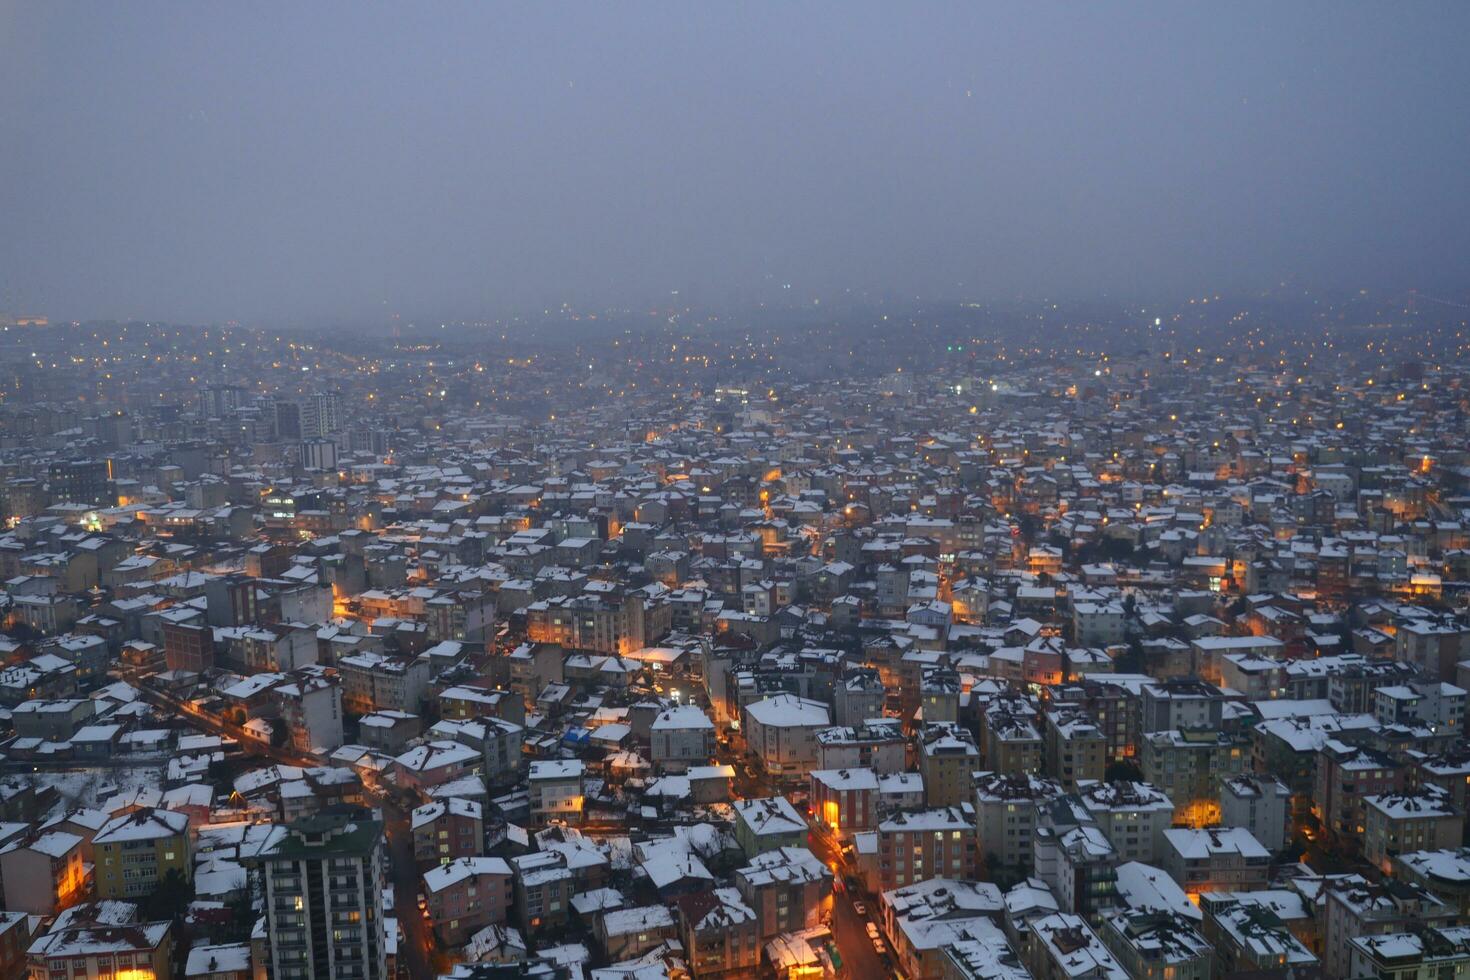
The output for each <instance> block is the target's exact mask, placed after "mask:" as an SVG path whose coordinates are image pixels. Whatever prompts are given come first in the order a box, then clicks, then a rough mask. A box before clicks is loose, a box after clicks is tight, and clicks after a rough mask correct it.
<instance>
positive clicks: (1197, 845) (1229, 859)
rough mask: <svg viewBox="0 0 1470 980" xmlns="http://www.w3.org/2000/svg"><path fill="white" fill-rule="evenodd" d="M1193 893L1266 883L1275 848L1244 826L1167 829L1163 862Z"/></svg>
mask: <svg viewBox="0 0 1470 980" xmlns="http://www.w3.org/2000/svg"><path fill="white" fill-rule="evenodd" d="M1160 864H1161V866H1162V867H1163V869H1164V870H1165V871H1167V872H1169V875H1170V877H1172V878H1173V879H1174V880H1175V881H1176V882H1178V883H1179V886H1180V887H1181V888H1183V889H1184V890H1185V891H1186V892H1188V893H1189V894H1190V895H1199V894H1202V893H1204V892H1220V891H1249V890H1251V889H1253V888H1264V887H1266V880H1267V876H1268V873H1269V871H1270V865H1271V852H1270V851H1267V850H1266V849H1265V848H1264V847H1262V846H1261V842H1260V841H1258V840H1256V839H1255V837H1253V836H1251V832H1250V831H1248V830H1246V829H1245V828H1243V827H1215V828H1209V829H1206V830H1190V829H1188V828H1184V827H1174V828H1171V829H1169V830H1166V831H1164V853H1163V860H1162V861H1161V862H1160Z"/></svg>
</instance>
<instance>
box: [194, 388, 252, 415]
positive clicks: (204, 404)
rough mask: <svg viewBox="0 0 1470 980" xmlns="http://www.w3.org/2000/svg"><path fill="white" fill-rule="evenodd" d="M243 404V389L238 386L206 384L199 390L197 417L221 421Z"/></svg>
mask: <svg viewBox="0 0 1470 980" xmlns="http://www.w3.org/2000/svg"><path fill="white" fill-rule="evenodd" d="M243 404H245V389H244V388H242V387H240V386H239V385H231V384H207V385H204V386H203V387H201V388H200V389H199V394H198V407H199V417H200V418H206V419H222V418H224V417H225V416H227V415H233V414H235V412H236V411H238V410H239V408H240V406H241V405H243Z"/></svg>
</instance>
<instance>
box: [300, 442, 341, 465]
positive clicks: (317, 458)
mask: <svg viewBox="0 0 1470 980" xmlns="http://www.w3.org/2000/svg"><path fill="white" fill-rule="evenodd" d="M301 465H302V466H303V467H305V468H306V469H309V470H335V469H336V468H337V444H336V443H335V442H333V441H332V440H330V439H303V440H302V442H301Z"/></svg>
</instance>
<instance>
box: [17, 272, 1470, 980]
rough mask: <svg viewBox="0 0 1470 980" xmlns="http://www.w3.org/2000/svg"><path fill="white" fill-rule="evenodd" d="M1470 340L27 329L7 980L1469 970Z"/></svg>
mask: <svg viewBox="0 0 1470 980" xmlns="http://www.w3.org/2000/svg"><path fill="white" fill-rule="evenodd" d="M1466 309H1467V306H1466V305H1465V304H1464V303H1462V302H1460V301H1459V300H1458V299H1457V298H1454V297H1450V298H1445V297H1440V296H1429V295H1420V294H1418V293H1412V292H1409V293H1394V294H1383V295H1379V294H1370V293H1369V292H1368V291H1363V292H1359V293H1353V294H1348V295H1342V296H1316V295H1312V294H1310V293H1308V292H1306V291H1303V290H1299V289H1291V288H1288V287H1286V286H1283V287H1282V288H1281V289H1280V290H1279V291H1278V292H1276V293H1273V294H1271V295H1267V296H1255V297H1252V298H1250V299H1240V298H1234V297H1231V296H1228V295H1213V294H1212V295H1200V296H1196V297H1194V298H1192V299H1187V300H1184V301H1176V302H1172V303H1168V304H1159V305H1158V306H1157V307H1143V306H1139V307H1127V306H1123V305H1119V304H1106V303H1097V304H1093V305H1089V306H1083V305H1077V304H1068V303H1063V302H1050V301H1047V302H1042V301H1040V300H1026V301H1022V300H1018V301H1016V302H1014V303H1012V304H1009V305H1005V306H998V305H993V304H984V303H937V304H928V305H925V304H917V303H915V304H910V305H903V304H897V303H893V302H886V303H879V302H870V301H861V302H860V301H858V300H855V299H851V298H848V299H846V300H845V301H844V302H843V303H842V304H834V303H831V302H829V303H827V304H819V303H813V304H811V305H807V306H801V307H780V306H770V307H766V308H762V309H758V310H756V311H755V312H753V313H743V314H736V313H721V314H715V313H711V312H709V311H706V310H702V309H699V308H696V307H693V306H689V305H671V306H669V307H668V308H658V309H650V310H628V309H621V310H602V311H592V312H588V311H580V310H575V309H573V308H571V307H564V308H562V309H560V310H555V311H551V310H549V311H546V312H545V313H544V314H541V315H539V316H535V317H521V318H515V319H507V320H501V321H493V320H487V321H484V322H456V323H448V322H446V323H442V324H441V323H439V322H432V323H423V322H412V321H410V320H409V318H406V317H399V316H397V315H391V316H388V317H385V318H384V319H383V320H382V321H381V322H377V323H373V324H368V325H366V326H364V327H363V328H361V329H357V330H351V331H345V330H338V331H333V330H322V331H317V332H299V331H298V332H290V331H282V332H276V331H272V330H267V329H262V328H256V327H250V326H238V325H229V326H212V327H202V326H191V325H171V324H162V323H156V322H155V323H148V322H87V323H78V322H57V321H53V320H50V319H48V318H47V317H46V316H45V315H41V314H24V315H21V314H13V313H12V314H6V315H5V316H4V317H3V318H0V469H3V481H0V507H3V517H4V521H5V528H4V531H3V534H0V569H3V576H0V579H3V594H0V609H3V623H4V632H3V636H0V656H3V668H0V733H3V741H0V753H3V756H0V818H3V821H0V895H3V901H0V909H3V911H0V977H28V978H30V980H70V978H89V980H90V978H112V980H123V978H145V977H160V978H161V977H185V978H189V980H245V978H251V980H255V978H262V980H264V978H273V980H297V978H308V977H331V978H344V980H352V978H360V980H388V978H390V977H414V978H420V977H441V978H447V980H511V978H533V980H658V978H686V977H687V978H705V977H726V978H735V977H763V978H774V980H817V978H865V977H877V976H884V975H892V976H896V977H900V978H903V980H972V978H983V980H1025V978H1036V980H1125V978H1132V980H1219V978H1224V977H1241V978H1245V977H1281V978H1287V977H1290V978H1307V977H1318V976H1321V977H1330V978H1338V977H1346V978H1392V980H1411V978H1412V980H1417V978H1433V980H1444V978H1447V977H1456V976H1461V975H1464V974H1465V973H1467V972H1470V925H1466V924H1462V923H1467V922H1470V847H1467V846H1466V839H1465V832H1466V827H1467V816H1470V806H1467V802H1470V801H1467V791H1470V743H1467V741H1466V738H1465V734H1464V731H1463V727H1464V724H1465V709H1466V699H1467V691H1470V608H1467V607H1470V438H1467V437H1470V356H1467V352H1466V350H1465V337H1466V323H1465V315H1466V314H1465V310H1466Z"/></svg>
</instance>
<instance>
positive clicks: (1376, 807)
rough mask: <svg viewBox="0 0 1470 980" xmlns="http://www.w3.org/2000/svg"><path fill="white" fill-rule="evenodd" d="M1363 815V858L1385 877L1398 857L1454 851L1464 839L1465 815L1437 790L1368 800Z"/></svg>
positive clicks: (1409, 792) (1390, 795)
mask: <svg viewBox="0 0 1470 980" xmlns="http://www.w3.org/2000/svg"><path fill="white" fill-rule="evenodd" d="M1363 812H1364V817H1365V822H1364V825H1363V826H1364V831H1363V857H1364V858H1365V859H1367V860H1368V861H1369V862H1370V863H1371V864H1374V865H1377V866H1378V867H1379V868H1380V869H1381V870H1382V871H1383V873H1384V874H1391V873H1392V872H1393V859H1394V858H1395V857H1396V856H1398V855H1399V854H1405V853H1412V852H1414V851H1435V850H1441V849H1443V848H1447V847H1455V846H1458V845H1459V844H1460V843H1462V842H1463V841H1464V838H1465V814H1464V812H1463V811H1462V810H1460V809H1459V808H1458V807H1456V806H1455V805H1454V804H1453V803H1451V802H1450V801H1449V798H1448V797H1447V796H1446V795H1445V794H1444V793H1442V792H1441V791H1440V790H1439V789H1438V787H1427V788H1425V789H1421V790H1408V791H1405V792H1402V793H1385V794H1382V795H1379V796H1365V797H1364V798H1363Z"/></svg>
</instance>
